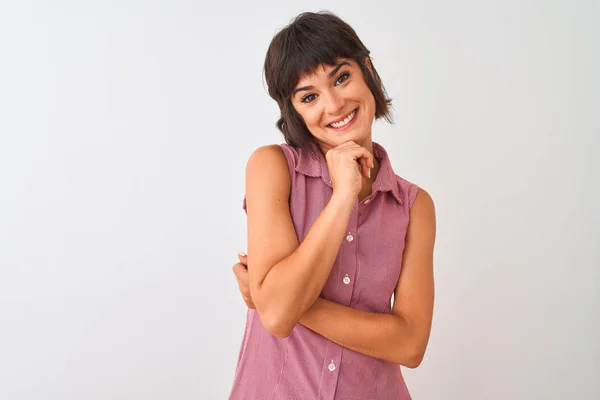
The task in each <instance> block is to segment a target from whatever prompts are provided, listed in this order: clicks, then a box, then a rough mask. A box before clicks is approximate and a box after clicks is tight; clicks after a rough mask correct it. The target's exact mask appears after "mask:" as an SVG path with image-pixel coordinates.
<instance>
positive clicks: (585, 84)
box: [0, 0, 600, 400]
mask: <svg viewBox="0 0 600 400" xmlns="http://www.w3.org/2000/svg"><path fill="white" fill-rule="evenodd" d="M111 3H112V4H111ZM295 3H296V5H293V4H294V3H292V2H283V1H254V2H242V1H239V2H237V3H232V2H217V3H209V4H202V2H199V1H181V0H177V1H176V0H169V1H166V0H165V1H162V2H157V1H120V2H106V1H105V2H100V1H97V2H80V1H79V2H78V1H53V2H45V1H38V2H31V1H8V2H7V1H0V51H1V53H0V54H1V62H0V399H6V400H24V399H48V400H54V399H56V400H58V399H78V400H79V399H88V400H95V399H177V400H185V399H210V400H212V399H217V400H218V399H226V398H227V396H228V394H229V389H230V386H231V382H232V379H233V373H234V369H235V364H236V361H237V355H238V350H239V346H240V340H241V337H242V333H243V328H244V322H245V313H246V308H245V306H244V304H243V302H242V300H241V298H240V296H239V294H238V291H237V285H236V283H235V280H234V276H233V274H232V272H231V266H232V265H233V264H234V263H235V262H237V258H236V253H237V251H238V250H245V249H246V221H245V216H244V213H243V211H242V208H241V205H242V198H243V194H244V168H245V164H246V161H247V159H248V157H249V155H250V154H251V152H252V151H253V150H254V149H255V148H257V147H258V146H262V145H265V144H269V143H281V142H282V141H283V139H282V137H281V135H280V134H279V133H278V131H276V130H275V128H274V123H275V120H276V118H277V116H278V110H277V106H276V104H275V102H274V101H272V100H271V99H270V98H269V97H268V95H267V93H266V89H265V86H264V84H263V78H262V76H261V73H262V63H263V60H264V56H265V52H266V49H267V46H268V45H269V42H270V40H271V38H272V36H273V35H274V34H275V33H276V32H277V30H279V29H280V28H282V27H283V26H284V25H286V24H287V23H288V22H289V21H290V19H291V18H292V17H294V16H295V15H297V14H298V13H299V12H301V11H317V10H320V9H330V10H332V11H334V12H336V13H337V14H338V15H340V16H341V17H342V18H344V19H345V20H346V21H347V22H348V23H350V24H351V25H352V26H353V27H354V28H355V30H356V31H357V33H358V34H359V36H360V37H361V39H362V40H363V41H364V43H365V44H366V45H367V47H369V49H370V50H371V51H372V56H373V61H374V64H375V66H376V67H377V68H378V70H379V73H380V74H381V76H382V78H383V81H384V83H385V85H386V87H387V89H388V92H389V94H390V96H391V97H392V98H393V99H394V108H395V119H396V124H395V125H387V124H384V123H379V122H378V123H377V124H376V126H375V129H374V139H375V141H377V142H379V143H381V144H382V145H384V147H385V148H386V149H387V150H388V152H389V154H390V157H391V159H392V165H393V167H394V169H395V170H396V173H397V174H399V175H400V176H402V177H404V178H406V179H408V180H409V181H412V182H415V183H417V184H418V185H420V186H421V187H423V188H425V189H427V190H428V191H429V192H430V194H431V195H432V197H433V199H434V201H435V203H436V210H437V218H438V239H437V243H436V250H435V271H436V274H435V275H436V290H437V291H436V305H435V315H434V324H433V330H432V334H431V340H430V345H429V348H428V351H427V354H426V357H425V360H424V362H423V364H422V365H421V366H420V367H419V368H418V369H415V370H407V369H403V370H404V374H405V377H406V380H407V383H408V385H409V388H410V390H411V393H412V394H413V397H414V398H415V399H419V400H424V399H473V400H483V399H484V400H494V399H498V400H500V399H542V398H543V399H578V400H583V399H589V400H592V399H598V398H600V384H599V377H600V341H599V338H600V329H599V319H600V272H599V271H600V254H599V250H598V245H599V243H600V229H599V226H600V213H599V211H598V205H599V204H600V190H599V189H598V183H600V164H599V162H598V160H597V158H595V156H596V157H597V155H598V150H599V149H600V139H599V138H600V117H599V115H600V112H599V109H600V101H599V95H598V93H599V92H600V79H599V75H598V71H600V54H599V53H600V51H599V50H600V45H599V44H598V38H599V37H600V30H599V29H598V25H597V22H598V20H599V19H600V6H599V4H600V3H598V2H596V1H592V0H590V1H569V2H567V1H562V2H560V1H533V0H526V1H524V0H520V1H516V0H513V1H504V2H490V1H475V0H473V1H466V0H457V1H453V2H448V1H441V0H440V1H419V2H417V1H413V2H398V1H388V2H375V1H308V0H306V1H302V2H295ZM285 4H289V5H285Z"/></svg>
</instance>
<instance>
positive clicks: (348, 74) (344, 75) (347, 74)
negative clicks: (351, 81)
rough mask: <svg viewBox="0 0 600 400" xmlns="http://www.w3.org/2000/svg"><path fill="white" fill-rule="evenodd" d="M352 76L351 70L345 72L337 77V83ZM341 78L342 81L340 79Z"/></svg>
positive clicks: (342, 81)
mask: <svg viewBox="0 0 600 400" xmlns="http://www.w3.org/2000/svg"><path fill="white" fill-rule="evenodd" d="M349 77H350V72H344V73H342V74H341V75H340V76H338V78H337V79H336V81H335V83H338V82H339V83H340V84H341V83H344V82H345V81H346V80H348V78H349ZM342 78H343V79H342ZM340 80H341V81H340Z"/></svg>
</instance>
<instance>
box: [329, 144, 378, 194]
mask: <svg viewBox="0 0 600 400" xmlns="http://www.w3.org/2000/svg"><path fill="white" fill-rule="evenodd" d="M325 158H326V160H327V168H328V169H329V175H330V176H331V182H332V183H333V190H334V191H341V192H342V193H344V194H349V195H352V196H353V197H356V196H358V194H359V193H360V191H361V189H362V176H364V177H365V178H367V179H369V178H370V172H369V169H370V168H373V167H374V166H375V165H374V161H373V155H372V154H371V153H370V152H369V150H367V149H365V148H364V147H362V146H359V145H358V144H357V143H356V142H354V141H351V140H350V141H348V142H345V143H342V144H341V145H339V146H337V147H334V148H333V149H331V150H329V151H328V152H327V154H325ZM361 175H362V176H361Z"/></svg>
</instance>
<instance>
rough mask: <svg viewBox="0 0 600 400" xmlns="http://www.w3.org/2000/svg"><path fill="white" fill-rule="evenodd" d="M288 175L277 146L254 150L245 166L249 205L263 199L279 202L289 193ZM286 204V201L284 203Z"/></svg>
mask: <svg viewBox="0 0 600 400" xmlns="http://www.w3.org/2000/svg"><path fill="white" fill-rule="evenodd" d="M290 184H291V182H290V174H289V170H288V166H287V161H286V158H285V155H284V153H283V150H282V149H281V147H280V146H279V145H267V146H262V147H259V148H257V149H256V150H254V152H252V154H251V155H250V158H249V159H248V163H247V164H246V195H247V198H248V203H249V205H250V204H251V203H253V201H252V200H254V199H256V200H258V201H259V202H263V201H264V200H265V198H267V197H268V198H271V199H272V201H276V202H281V201H282V200H284V198H285V199H286V200H287V196H289V193H290ZM285 204H287V201H286V202H285Z"/></svg>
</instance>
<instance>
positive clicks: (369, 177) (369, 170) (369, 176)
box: [369, 168, 371, 178]
mask: <svg viewBox="0 0 600 400" xmlns="http://www.w3.org/2000/svg"><path fill="white" fill-rule="evenodd" d="M370 177H371V168H369V178H370Z"/></svg>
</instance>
